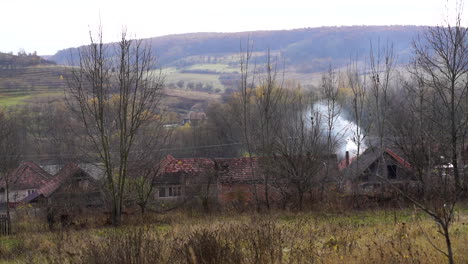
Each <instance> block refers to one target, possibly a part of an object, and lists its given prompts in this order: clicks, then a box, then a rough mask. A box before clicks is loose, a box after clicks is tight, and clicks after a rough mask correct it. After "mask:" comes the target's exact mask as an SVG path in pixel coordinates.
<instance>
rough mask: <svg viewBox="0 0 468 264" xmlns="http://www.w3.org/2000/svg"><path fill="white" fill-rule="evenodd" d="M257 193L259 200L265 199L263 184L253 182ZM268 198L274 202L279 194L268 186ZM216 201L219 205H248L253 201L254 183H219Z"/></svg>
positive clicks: (278, 197)
mask: <svg viewBox="0 0 468 264" xmlns="http://www.w3.org/2000/svg"><path fill="white" fill-rule="evenodd" d="M255 187H256V188H257V195H258V198H259V200H260V201H265V186H264V185H263V184H255ZM268 193H269V195H268V196H269V198H270V199H269V200H270V202H275V201H278V200H279V199H280V194H279V193H278V192H277V191H276V190H275V189H274V188H273V187H269V189H268ZM218 201H219V203H220V204H221V205H230V204H238V205H250V204H253V203H255V194H254V185H253V184H219V185H218Z"/></svg>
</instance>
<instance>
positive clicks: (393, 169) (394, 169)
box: [387, 165, 397, 179]
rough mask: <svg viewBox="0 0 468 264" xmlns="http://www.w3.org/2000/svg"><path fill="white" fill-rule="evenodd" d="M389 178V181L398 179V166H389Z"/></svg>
mask: <svg viewBox="0 0 468 264" xmlns="http://www.w3.org/2000/svg"><path fill="white" fill-rule="evenodd" d="M387 177H388V178H389V179H396V178H397V166H396V165H387Z"/></svg>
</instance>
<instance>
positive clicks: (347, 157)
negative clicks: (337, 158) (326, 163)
mask: <svg viewBox="0 0 468 264" xmlns="http://www.w3.org/2000/svg"><path fill="white" fill-rule="evenodd" d="M345 156H346V167H348V166H349V151H346V155H345Z"/></svg>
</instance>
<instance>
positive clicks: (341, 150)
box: [307, 101, 367, 157]
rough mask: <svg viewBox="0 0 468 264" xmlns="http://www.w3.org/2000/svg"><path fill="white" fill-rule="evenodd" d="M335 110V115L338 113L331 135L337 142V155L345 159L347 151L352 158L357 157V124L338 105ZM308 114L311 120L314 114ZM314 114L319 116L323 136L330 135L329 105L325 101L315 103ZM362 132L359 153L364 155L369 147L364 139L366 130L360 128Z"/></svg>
mask: <svg viewBox="0 0 468 264" xmlns="http://www.w3.org/2000/svg"><path fill="white" fill-rule="evenodd" d="M335 108H336V109H335V113H337V115H336V116H335V117H334V122H333V128H332V130H331V134H332V137H333V140H336V141H337V147H336V152H337V153H336V154H337V155H338V157H344V155H345V153H346V151H349V155H350V157H353V156H356V155H357V148H358V147H357V143H358V137H357V131H356V130H357V127H356V123H355V122H353V121H351V120H349V119H347V118H346V116H345V114H344V113H343V109H340V106H339V105H336V106H335ZM308 112H309V113H308V114H307V115H308V116H307V117H308V118H309V119H310V115H311V114H312V113H310V111H308ZM313 112H315V113H317V114H318V117H319V122H320V128H321V129H322V131H323V134H324V135H326V134H327V133H328V125H327V120H328V116H329V113H328V112H329V111H328V108H327V103H326V102H324V101H319V102H317V103H315V104H314V106H313ZM360 130H361V140H360V142H361V144H360V150H359V152H360V153H362V152H363V151H364V150H365V149H366V148H367V146H366V144H365V142H364V140H363V137H362V135H363V133H364V130H362V128H360Z"/></svg>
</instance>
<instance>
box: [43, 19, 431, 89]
mask: <svg viewBox="0 0 468 264" xmlns="http://www.w3.org/2000/svg"><path fill="white" fill-rule="evenodd" d="M424 28H425V27H421V26H349V27H320V28H304V29H295V30H277V31H252V32H239V33H189V34H180V35H168V36H162V37H155V38H150V39H144V40H143V41H144V42H146V43H147V44H151V47H152V50H153V52H154V53H155V54H157V56H158V59H159V65H160V67H162V68H163V69H164V72H165V74H166V80H167V84H168V85H169V87H170V88H180V89H189V90H195V91H204V92H214V93H221V92H223V90H224V89H226V88H230V86H231V85H232V84H233V83H234V82H235V80H236V79H237V78H238V76H236V75H237V73H238V71H239V65H238V62H239V52H240V45H241V41H242V42H243V45H244V47H245V43H246V41H247V40H248V39H250V40H251V41H252V43H253V54H252V55H253V58H254V61H255V62H256V63H257V64H258V63H262V62H265V58H266V51H267V50H268V49H270V52H271V54H272V56H273V57H276V58H280V59H279V60H280V63H281V64H282V65H283V62H284V65H285V66H286V69H285V71H286V77H287V78H289V79H294V80H296V81H299V82H301V83H303V84H317V82H318V80H320V73H321V72H323V71H325V70H327V69H328V67H329V66H330V65H331V66H333V67H338V68H339V67H343V66H345V65H346V64H347V63H349V61H350V59H351V58H352V59H353V60H355V59H357V60H363V59H365V57H366V56H368V54H369V48H370V43H371V42H372V44H373V46H374V47H375V46H377V45H378V43H380V45H384V44H385V45H386V44H387V43H389V44H392V45H393V48H394V51H395V55H396V58H397V60H398V62H397V63H399V64H404V63H406V62H407V61H408V60H409V58H410V56H411V41H412V40H413V39H414V38H415V37H416V36H417V35H418V34H419V33H420V32H422V31H423V30H424ZM109 45H112V44H109ZM109 50H112V49H109ZM76 52H77V48H70V49H64V50H61V51H59V52H57V53H56V54H55V55H53V56H50V57H49V56H48V57H47V58H48V59H50V60H53V61H55V62H57V63H59V64H67V63H68V62H69V58H70V55H73V57H77V56H76Z"/></svg>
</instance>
